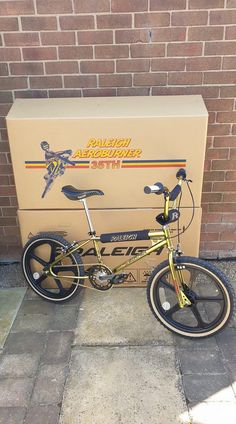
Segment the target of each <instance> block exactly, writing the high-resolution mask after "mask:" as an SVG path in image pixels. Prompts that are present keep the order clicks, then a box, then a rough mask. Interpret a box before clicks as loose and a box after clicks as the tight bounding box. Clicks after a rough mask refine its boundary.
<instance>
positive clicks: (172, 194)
mask: <svg viewBox="0 0 236 424" xmlns="http://www.w3.org/2000/svg"><path fill="white" fill-rule="evenodd" d="M180 192H181V186H180V185H179V184H177V185H176V186H175V187H174V188H173V190H172V191H171V192H170V193H169V199H170V200H175V199H176V198H177V197H178V195H179V193H180Z"/></svg>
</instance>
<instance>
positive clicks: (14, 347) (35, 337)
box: [4, 332, 46, 354]
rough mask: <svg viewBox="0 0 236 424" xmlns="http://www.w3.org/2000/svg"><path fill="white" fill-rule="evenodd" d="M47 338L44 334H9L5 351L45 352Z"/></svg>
mask: <svg viewBox="0 0 236 424" xmlns="http://www.w3.org/2000/svg"><path fill="white" fill-rule="evenodd" d="M45 340H46V336H45V334H43V333H30V332H21V333H11V334H9V336H8V338H7V341H6V344H5V347H4V351H5V352H7V353H31V354H32V353H37V354H40V353H42V352H43V350H44V346H45Z"/></svg>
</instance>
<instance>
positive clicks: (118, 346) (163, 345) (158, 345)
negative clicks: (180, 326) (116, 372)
mask: <svg viewBox="0 0 236 424" xmlns="http://www.w3.org/2000/svg"><path fill="white" fill-rule="evenodd" d="M97 347H101V348H108V349H109V348H111V349H112V348H126V347H143V348H145V347H161V348H165V347H167V348H175V345H173V344H172V345H171V344H164V343H163V344H162V343H159V344H157V343H149V342H147V343H143V344H138V343H129V344H128V343H124V344H115V343H114V344H108V343H103V344H101V343H96V344H81V345H78V344H76V345H73V346H72V349H73V350H80V349H88V348H91V349H93V348H97Z"/></svg>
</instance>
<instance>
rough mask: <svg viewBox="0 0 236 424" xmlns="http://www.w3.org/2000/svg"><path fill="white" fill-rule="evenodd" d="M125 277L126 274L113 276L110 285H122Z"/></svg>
mask: <svg viewBox="0 0 236 424" xmlns="http://www.w3.org/2000/svg"><path fill="white" fill-rule="evenodd" d="M127 277H128V274H117V275H114V277H112V279H111V283H112V284H121V283H124V281H125V280H126V278H127Z"/></svg>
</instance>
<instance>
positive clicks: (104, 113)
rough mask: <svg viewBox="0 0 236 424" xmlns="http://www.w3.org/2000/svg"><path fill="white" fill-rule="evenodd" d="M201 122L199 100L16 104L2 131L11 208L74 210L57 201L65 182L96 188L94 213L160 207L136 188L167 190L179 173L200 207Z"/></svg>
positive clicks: (155, 198) (159, 200) (203, 131)
mask: <svg viewBox="0 0 236 424" xmlns="http://www.w3.org/2000/svg"><path fill="white" fill-rule="evenodd" d="M207 117H208V114H207V110H206V107H205V105H204V102H203V100H202V97H201V96H161V97H138V98H137V97H118V98H70V99H69V98H67V99H17V100H16V101H15V103H14V105H13V107H12V108H11V110H10V112H9V114H8V116H7V128H8V133H9V140H10V149H11V155H12V161H13V167H14V176H15V181H16V189H17V197H18V202H19V207H20V209H74V208H81V206H82V205H81V203H80V202H71V201H69V200H68V199H66V198H65V197H64V196H63V195H62V193H61V187H62V186H63V185H68V184H69V185H70V184H71V185H74V186H75V187H77V188H79V189H93V188H98V189H101V190H103V191H104V193H105V196H103V197H93V198H91V199H90V207H91V208H94V209H97V208H99V209H106V208H137V207H139V208H140V207H147V208H148V207H156V206H159V207H160V206H161V205H162V201H163V199H162V196H159V197H158V196H154V195H150V196H147V195H145V194H144V192H143V187H144V186H145V185H147V184H153V183H155V182H157V181H161V182H163V183H164V184H165V185H166V186H167V187H169V188H170V189H171V188H173V186H174V185H175V184H176V179H175V174H176V171H177V170H178V169H179V168H183V167H186V169H187V173H188V177H189V178H191V179H192V180H193V181H194V185H193V187H192V188H193V193H194V197H195V203H196V205H197V206H200V200H201V191H202V178H203V164H204V153H205V142H206V131H207ZM43 141H47V143H48V145H47V144H45V143H44V144H41V143H42V142H43ZM46 165H47V166H46ZM49 182H51V184H50V187H51V188H50V190H49V191H48V192H47V193H46V194H45V196H44V197H42V194H43V192H44V189H45V186H46V183H49ZM186 192H187V190H186V191H184V194H183V203H182V204H183V206H185V207H189V206H191V198H190V196H188V194H186Z"/></svg>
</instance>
